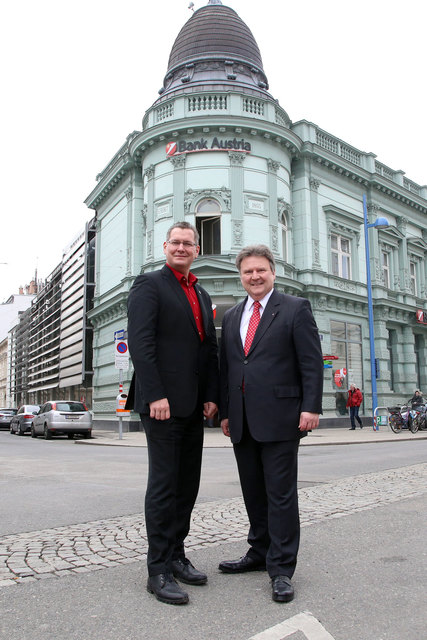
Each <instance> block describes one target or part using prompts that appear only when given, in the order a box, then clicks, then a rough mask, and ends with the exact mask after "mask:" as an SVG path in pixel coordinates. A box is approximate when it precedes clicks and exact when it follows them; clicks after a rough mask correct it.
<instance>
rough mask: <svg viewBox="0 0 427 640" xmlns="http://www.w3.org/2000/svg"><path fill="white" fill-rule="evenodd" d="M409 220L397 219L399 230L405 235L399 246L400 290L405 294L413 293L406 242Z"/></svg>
mask: <svg viewBox="0 0 427 640" xmlns="http://www.w3.org/2000/svg"><path fill="white" fill-rule="evenodd" d="M407 223H408V220H407V218H404V217H401V218H398V219H397V228H398V229H399V231H400V232H401V233H402V234H403V238H402V240H401V241H400V244H399V277H400V289H401V290H402V291H404V292H405V293H411V281H410V278H409V264H408V245H407V242H406V226H407Z"/></svg>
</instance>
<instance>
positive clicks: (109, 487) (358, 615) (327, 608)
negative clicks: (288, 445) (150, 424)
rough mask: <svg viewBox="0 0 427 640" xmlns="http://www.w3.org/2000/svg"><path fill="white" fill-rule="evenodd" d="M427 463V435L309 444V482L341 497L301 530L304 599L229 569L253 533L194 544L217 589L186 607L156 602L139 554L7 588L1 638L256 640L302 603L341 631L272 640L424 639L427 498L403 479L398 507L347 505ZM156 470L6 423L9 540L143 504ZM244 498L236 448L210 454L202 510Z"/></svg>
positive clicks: (124, 451) (3, 522)
mask: <svg viewBox="0 0 427 640" xmlns="http://www.w3.org/2000/svg"><path fill="white" fill-rule="evenodd" d="M426 460H427V441H426V440H419V441H413V442H411V441H405V442H397V441H396V442H390V443H381V444H366V445H362V444H361V445H344V446H319V447H316V446H313V447H306V448H303V449H302V450H301V452H300V473H299V484H300V487H301V489H302V490H303V491H305V490H306V491H308V492H310V491H311V490H312V489H313V488H314V489H316V486H319V485H322V484H324V489H323V487H322V489H321V492H320V494H319V495H321V493H322V492H323V491H324V490H325V491H326V489H327V488H329V490H330V491H331V490H332V491H333V489H334V486H335V485H336V487H337V491H336V497H335V498H334V500H335V501H336V503H337V504H336V505H335V506H334V505H330V509H329V512H328V514H327V517H325V518H323V519H321V520H319V521H318V522H313V523H312V524H310V523H308V524H309V526H306V527H303V530H302V542H301V551H300V555H299V563H298V568H297V573H296V575H295V581H294V582H295V587H296V598H295V600H294V601H293V602H292V603H289V604H286V605H278V604H277V603H274V602H272V600H271V595H270V587H269V584H268V579H267V576H266V575H265V574H264V573H257V574H247V575H243V576H224V575H222V574H220V573H219V572H218V571H217V565H218V562H219V561H220V560H221V559H223V558H225V557H226V558H233V557H238V556H239V555H241V554H242V553H244V552H245V550H246V547H247V545H246V542H245V541H244V540H243V539H242V540H240V541H236V542H229V541H227V540H224V541H223V542H222V543H220V544H219V543H215V544H212V545H209V544H206V545H205V547H204V548H200V549H199V550H197V548H195V550H192V552H191V558H192V560H193V561H194V563H195V564H197V566H200V568H201V569H203V570H206V571H207V572H208V574H209V584H208V585H207V586H206V587H203V588H195V587H193V588H191V587H188V589H189V591H190V596H191V602H190V605H188V606H187V607H170V606H167V605H162V604H160V603H158V602H157V601H156V600H155V599H154V598H153V597H150V596H149V595H148V594H147V593H146V591H145V579H146V571H145V563H144V562H141V561H139V562H130V563H129V564H125V565H122V566H116V567H112V568H106V569H101V570H98V571H92V572H90V573H84V574H81V575H76V574H74V575H67V576H65V577H61V578H51V579H48V580H38V581H35V582H29V583H26V584H13V585H12V586H5V587H2V588H0V638H2V637H5V638H8V640H18V639H19V640H69V639H70V640H71V639H72V640H110V639H111V640H113V639H114V640H140V639H141V640H148V639H150V640H166V639H170V640H187V639H190V638H191V639H193V638H197V639H199V638H200V639H203V640H248V639H249V638H251V637H252V636H254V635H255V634H258V633H261V632H263V631H264V630H267V629H269V628H271V627H273V626H275V625H278V624H280V623H282V622H283V621H284V620H288V619H289V618H293V617H294V616H297V618H298V616H301V615H302V616H306V617H307V615H308V614H306V613H304V612H307V611H309V612H311V613H312V615H313V616H314V619H315V620H317V621H319V622H318V623H317V624H318V625H320V626H321V627H322V629H324V630H326V631H327V632H328V633H329V634H330V635H322V634H321V633H320V631H319V630H318V629H317V631H315V632H309V631H306V632H305V633H303V632H302V631H298V630H297V631H295V633H293V635H289V636H288V635H286V636H285V635H284V633H282V634H279V635H276V636H274V635H270V636H266V638H267V637H269V638H271V640H273V638H275V640H277V639H278V638H280V640H282V638H285V637H286V638H288V637H289V638H291V640H305V639H307V640H331V638H332V640H421V638H424V637H425V613H424V612H425V591H426V586H427V584H426V551H425V531H426V517H425V513H426V509H425V507H426V498H425V494H424V495H420V492H418V493H417V494H414V493H413V494H410V493H409V492H408V494H407V495H406V494H405V486H401V487H399V486H397V488H396V487H395V488H394V489H393V488H392V490H391V491H392V492H393V491H397V494H396V496H391V501H390V502H388V503H387V502H383V501H381V499H380V496H379V500H378V506H376V507H375V508H371V507H370V508H368V509H366V508H364V507H363V506H361V508H360V509H359V508H357V507H356V508H352V509H348V513H346V512H345V508H344V509H341V511H340V513H338V511H339V508H338V507H339V504H338V503H339V502H340V500H341V497H342V499H343V501H344V502H345V500H346V499H347V496H349V495H350V494H351V496H352V498H353V497H354V496H355V497H356V498H357V497H358V478H362V479H363V478H364V477H368V478H369V479H371V478H372V480H373V484H372V491H373V492H376V493H377V494H380V493H381V485H380V483H378V482H376V483H375V482H374V480H375V477H376V476H378V477H381V478H382V477H383V476H384V474H383V475H381V472H384V471H386V470H390V473H389V474H388V475H389V476H390V478H393V474H394V473H395V472H396V473H398V471H399V470H402V469H404V468H410V467H411V466H412V465H419V464H420V463H424V462H425V461H426ZM146 472H147V455H146V450H145V449H141V448H139V449H133V448H117V447H98V446H90V447H84V446H76V445H74V444H73V442H70V441H68V440H61V439H57V440H52V441H44V440H32V439H31V438H18V437H17V436H11V435H10V434H9V433H8V432H0V513H1V519H0V536H6V535H7V534H20V533H22V532H27V531H39V530H41V529H50V528H52V527H58V526H61V525H70V524H73V523H83V522H89V521H93V520H96V519H103V518H114V517H116V516H125V515H131V514H138V513H141V512H142V511H143V497H144V487H145V480H146ZM366 474H371V475H368V476H366ZM353 476H354V477H355V480H354V482H353V481H352V479H351V478H352V477H353ZM346 479H349V480H348V482H346ZM343 482H344V484H343ZM340 483H341V484H340ZM365 484H366V483H365ZM239 496H240V487H239V483H238V478H237V473H236V467H235V462H234V458H233V452H232V450H231V449H207V450H205V453H204V464H203V477H202V484H201V490H200V495H199V501H198V502H199V505H201V506H203V507H206V508H209V505H210V504H212V505H215V504H217V503H218V501H221V500H224V501H227V500H228V499H230V498H231V499H237V498H238V497H239ZM224 504H225V502H224ZM315 508H316V504H315V503H313V509H315ZM335 511H336V513H335ZM17 537H19V536H17ZM5 539H6V538H3V540H5ZM1 542H2V538H1V537H0V545H1ZM326 631H325V633H326ZM322 633H323V632H322ZM316 634H317V635H316ZM319 634H320V635H319Z"/></svg>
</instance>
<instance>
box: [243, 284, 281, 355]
mask: <svg viewBox="0 0 427 640" xmlns="http://www.w3.org/2000/svg"><path fill="white" fill-rule="evenodd" d="M279 307H280V299H279V297H278V296H277V293H276V291H275V290H273V293H272V294H271V296H270V299H269V301H268V302H267V306H266V307H265V309H264V311H263V314H262V318H261V320H260V323H259V325H258V328H257V330H256V332H255V336H254V339H253V340H252V344H251V348H250V349H249V353H248V355H249V354H250V353H252V351H253V350H254V349H255V348H256V346H257V344H258V342H259V341H260V340H261V338H262V337H263V335H264V334H265V332H266V331H267V329H268V328H269V326H270V325H271V323H272V322H273V321H274V319H275V318H276V317H277V316H278V314H279Z"/></svg>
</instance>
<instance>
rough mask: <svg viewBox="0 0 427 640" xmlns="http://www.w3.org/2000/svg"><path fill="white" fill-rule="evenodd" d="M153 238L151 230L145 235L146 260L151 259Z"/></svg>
mask: <svg viewBox="0 0 427 640" xmlns="http://www.w3.org/2000/svg"><path fill="white" fill-rule="evenodd" d="M153 236H154V231H153V230H151V231H149V232H148V233H147V257H148V258H152V257H153Z"/></svg>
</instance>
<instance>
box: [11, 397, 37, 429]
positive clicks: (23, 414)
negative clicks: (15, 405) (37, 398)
mask: <svg viewBox="0 0 427 640" xmlns="http://www.w3.org/2000/svg"><path fill="white" fill-rule="evenodd" d="M39 409H40V407H39V405H38V404H23V405H22V407H19V409H18V413H17V414H16V415H14V416H13V418H12V420H11V421H10V433H16V434H17V435H18V436H23V435H24V433H27V432H28V433H29V432H30V431H31V423H32V421H33V418H34V414H35V413H37V412H38V411H39Z"/></svg>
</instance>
